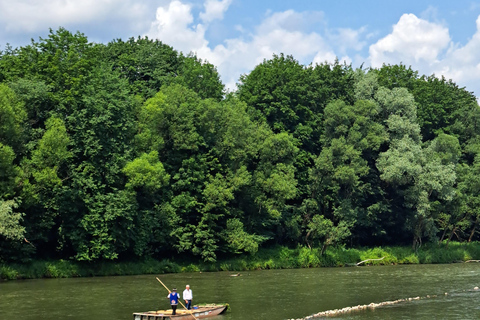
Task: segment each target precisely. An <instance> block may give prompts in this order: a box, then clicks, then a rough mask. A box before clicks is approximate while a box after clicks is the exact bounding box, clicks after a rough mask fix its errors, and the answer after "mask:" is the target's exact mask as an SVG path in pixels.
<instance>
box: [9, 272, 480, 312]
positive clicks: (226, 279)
mask: <svg viewBox="0 0 480 320" xmlns="http://www.w3.org/2000/svg"><path fill="white" fill-rule="evenodd" d="M232 274H233V273H232V272H213V273H208V272H207V273H205V272H204V273H200V272H197V273H182V274H167V275H158V276H159V278H160V279H161V280H162V281H163V282H164V283H165V285H166V286H168V287H170V288H172V287H174V286H176V287H177V288H178V289H179V292H180V293H182V291H183V289H184V287H185V285H186V284H189V285H190V287H191V289H192V291H193V294H194V301H193V302H194V304H195V303H224V302H228V303H229V304H230V306H231V310H230V311H229V312H227V313H226V314H224V315H221V316H218V317H216V318H214V319H215V320H244V319H260V320H263V319H269V320H270V319H272V320H276V319H278V320H282V319H299V318H304V317H306V316H309V315H312V314H316V313H318V312H321V311H326V310H332V309H341V308H345V307H349V306H356V305H364V304H370V303H380V302H383V301H392V300H397V299H402V298H415V297H420V299H419V300H412V301H407V302H402V303H399V304H395V305H390V306H385V307H378V308H375V309H367V310H363V311H358V312H352V313H348V314H342V315H338V316H336V317H330V318H329V319H355V320H360V319H362V320H363V319H429V320H430V319H480V290H474V288H475V287H477V286H478V287H480V263H463V264H450V265H402V266H378V267H367V266H363V267H352V268H318V269H295V270H263V271H253V272H252V271H246V272H242V273H241V275H240V276H236V277H234V276H231V275H232ZM155 276H156V275H142V276H123V277H97V278H73V279H39V280H22V281H7V282H1V283H0V319H1V320H33V319H35V320H60V319H72V320H73V319H75V320H106V319H108V320H114V319H115V320H124V319H125V320H132V319H133V316H132V313H133V312H140V311H148V310H155V309H158V308H169V305H168V300H167V299H166V296H167V291H166V289H165V288H164V287H163V286H162V285H161V284H160V283H159V282H157V280H156V279H155ZM445 293H446V294H445ZM315 319H324V318H321V317H320V318H315ZM212 320H213V319H212Z"/></svg>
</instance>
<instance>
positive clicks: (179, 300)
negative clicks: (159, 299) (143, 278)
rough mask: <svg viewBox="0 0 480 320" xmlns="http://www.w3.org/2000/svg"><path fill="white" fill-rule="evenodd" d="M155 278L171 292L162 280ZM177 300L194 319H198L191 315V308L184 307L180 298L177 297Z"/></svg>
mask: <svg viewBox="0 0 480 320" xmlns="http://www.w3.org/2000/svg"><path fill="white" fill-rule="evenodd" d="M155 279H157V280H158V282H160V283H161V284H162V286H164V287H165V289H167V291H168V293H172V292H171V291H170V289H168V288H167V286H166V285H164V284H163V282H162V281H161V280H160V279H158V278H157V277H155ZM178 302H179V303H180V304H181V305H182V307H183V308H184V309H185V310H187V311H188V312H190V315H191V316H192V317H193V318H194V319H195V320H198V319H197V317H195V316H194V315H193V312H192V310H188V309H187V307H185V305H184V304H183V303H182V301H181V299H178Z"/></svg>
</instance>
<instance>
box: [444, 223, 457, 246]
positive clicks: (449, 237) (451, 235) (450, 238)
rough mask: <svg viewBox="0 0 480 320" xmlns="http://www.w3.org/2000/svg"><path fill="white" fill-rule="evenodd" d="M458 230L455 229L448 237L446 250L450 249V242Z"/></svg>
mask: <svg viewBox="0 0 480 320" xmlns="http://www.w3.org/2000/svg"><path fill="white" fill-rule="evenodd" d="M456 230H457V227H454V228H453V229H452V232H450V235H449V236H448V239H447V245H446V246H445V248H448V244H449V243H450V240H452V237H453V235H454V234H455V231H456Z"/></svg>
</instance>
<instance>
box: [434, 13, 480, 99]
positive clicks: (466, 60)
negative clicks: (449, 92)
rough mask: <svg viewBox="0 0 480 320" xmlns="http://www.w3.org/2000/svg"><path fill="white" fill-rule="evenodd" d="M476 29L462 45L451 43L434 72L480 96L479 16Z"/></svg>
mask: <svg viewBox="0 0 480 320" xmlns="http://www.w3.org/2000/svg"><path fill="white" fill-rule="evenodd" d="M476 24H477V30H476V33H475V34H474V35H473V37H472V38H471V39H470V40H469V41H468V42H467V44H465V46H463V47H455V46H453V45H452V47H451V48H450V50H449V51H448V52H447V54H446V58H445V59H444V60H443V61H441V63H439V65H438V66H437V68H436V69H434V72H435V74H437V75H440V74H441V75H444V76H445V77H446V78H447V79H452V80H453V81H454V82H455V83H457V84H459V85H460V86H467V89H468V90H470V91H472V90H476V92H475V94H476V95H477V97H478V96H480V88H479V87H478V83H480V55H479V54H478V53H479V52H480V16H479V17H478V18H477V21H476Z"/></svg>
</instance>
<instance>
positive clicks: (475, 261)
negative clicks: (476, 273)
mask: <svg viewBox="0 0 480 320" xmlns="http://www.w3.org/2000/svg"><path fill="white" fill-rule="evenodd" d="M467 262H480V260H467V261H465V263H467Z"/></svg>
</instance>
